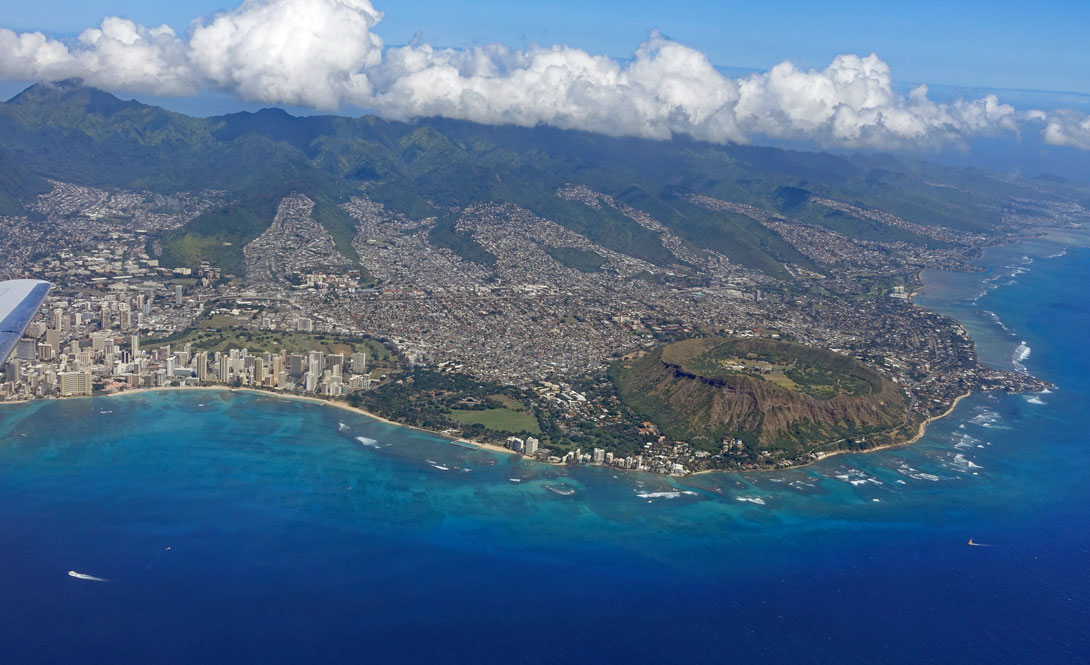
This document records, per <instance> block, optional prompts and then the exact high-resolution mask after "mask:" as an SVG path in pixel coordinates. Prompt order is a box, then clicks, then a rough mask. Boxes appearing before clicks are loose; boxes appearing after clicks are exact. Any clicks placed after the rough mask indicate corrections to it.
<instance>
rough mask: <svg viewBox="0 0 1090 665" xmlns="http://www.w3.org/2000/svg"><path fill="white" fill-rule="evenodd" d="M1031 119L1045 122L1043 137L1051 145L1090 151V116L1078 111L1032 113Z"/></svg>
mask: <svg viewBox="0 0 1090 665" xmlns="http://www.w3.org/2000/svg"><path fill="white" fill-rule="evenodd" d="M1028 115H1029V116H1030V119H1032V120H1037V121H1041V122H1044V125H1045V127H1044V129H1042V130H1041V136H1042V137H1043V138H1044V140H1045V143H1047V144H1049V145H1060V146H1068V147H1071V148H1078V149H1080V150H1090V115H1086V114H1085V113H1079V112H1078V111H1066V110H1057V111H1051V112H1049V113H1044V112H1042V111H1031V112H1030V114H1028Z"/></svg>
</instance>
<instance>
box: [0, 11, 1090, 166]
mask: <svg viewBox="0 0 1090 665" xmlns="http://www.w3.org/2000/svg"><path fill="white" fill-rule="evenodd" d="M382 19H383V14H382V12H380V11H378V10H376V9H375V8H374V6H373V5H372V4H371V2H370V1H369V0H245V1H244V2H243V3H242V4H241V5H240V6H238V7H237V8H235V9H233V10H230V11H225V12H221V13H219V14H216V15H213V16H211V17H208V18H206V19H197V20H195V21H194V22H193V23H192V24H191V26H190V28H189V30H188V31H187V35H186V36H184V37H182V36H179V35H178V34H176V33H175V32H174V30H172V29H171V28H170V27H168V26H165V25H163V26H160V27H157V28H150V27H147V26H142V25H138V24H136V23H134V22H132V21H129V20H126V19H121V18H116V17H110V18H106V19H104V20H103V21H102V24H101V26H100V27H98V28H89V29H87V30H85V31H83V33H81V34H80V36H79V37H78V39H77V40H75V41H74V42H72V43H65V42H62V41H59V40H55V39H51V38H49V37H46V36H45V35H43V34H41V33H21V34H17V33H15V32H13V31H11V30H7V29H4V28H0V79H5V80H60V79H65V78H72V77H79V78H82V79H83V80H84V81H85V82H86V83H88V84H89V85H94V86H97V87H101V88H104V89H108V90H127V91H134V92H145V93H149V94H155V95H166V96H186V95H194V94H198V93H200V92H202V91H205V90H210V89H211V90H220V91H225V92H228V93H230V94H233V95H236V96H237V97H239V98H241V99H244V100H248V101H256V102H263V103H269V104H290V105H296V106H306V107H312V108H315V109H319V110H323V111H336V110H338V109H340V108H342V107H345V106H354V107H358V108H366V109H373V110H374V111H376V112H378V113H379V114H381V115H383V116H384V117H387V118H390V119H397V120H409V119H412V118H418V117H427V116H442V117H447V118H456V119H463V120H471V121H474V122H480V123H486V124H515V125H522V126H533V125H537V124H547V125H552V126H555V127H560V128H564V129H582V130H587V131H593V132H602V133H605V134H610V135H614V136H640V137H645V138H658V139H665V138H669V137H671V136H673V135H678V134H685V135H689V136H692V137H694V138H697V139H702V140H707V141H714V142H720V143H722V142H740V143H744V142H748V141H750V140H752V138H753V137H755V136H760V135H764V136H768V137H773V138H782V139H795V140H806V141H812V142H814V143H816V144H818V145H821V146H826V147H847V148H878V149H896V148H901V149H922V150H929V149H941V148H945V147H950V146H961V145H963V144H964V142H965V141H966V140H967V139H970V138H973V137H978V136H996V135H1004V134H1006V135H1010V136H1017V135H1018V134H1019V132H1021V131H1040V132H1041V135H1042V138H1043V140H1044V141H1045V142H1046V143H1049V144H1051V145H1059V146H1071V147H1075V148H1079V149H1082V150H1090V117H1088V116H1086V115H1084V114H1081V113H1077V112H1074V111H1053V112H1050V113H1045V112H1042V111H1033V110H1029V111H1016V110H1015V109H1014V108H1013V107H1012V106H1010V105H1007V104H1002V103H1000V102H999V100H998V99H997V98H996V97H995V96H994V95H987V96H985V97H982V98H980V99H975V100H957V101H953V102H944V103H938V102H934V101H931V100H930V99H929V98H928V94H927V92H928V91H927V88H926V86H920V87H918V88H916V89H915V90H913V91H912V92H911V93H909V94H908V95H902V94H900V93H898V92H896V91H894V89H893V86H892V76H891V72H890V68H889V65H888V64H887V63H885V62H884V61H882V60H881V59H879V58H878V57H877V56H876V55H873V54H872V55H869V56H866V57H860V56H857V55H841V56H837V57H836V58H835V59H834V60H833V62H832V63H830V64H829V66H828V67H826V68H825V69H823V70H820V71H819V70H815V69H810V70H801V69H799V68H797V67H795V66H794V65H793V64H792V63H790V62H783V63H781V64H779V65H776V66H775V67H773V68H772V69H771V70H770V71H768V72H767V73H760V74H753V75H750V76H747V77H743V78H739V79H732V78H729V77H727V76H724V75H723V74H721V73H720V72H718V71H717V70H716V69H715V68H714V67H713V66H712V65H711V63H710V62H709V61H708V59H707V57H706V56H705V55H704V54H703V53H701V52H699V51H697V50H694V49H692V48H689V47H687V46H684V45H683V44H680V43H678V42H675V41H672V40H670V39H668V38H666V37H665V36H663V35H661V34H659V33H657V32H653V33H652V34H651V35H650V36H649V37H648V38H647V40H646V41H644V43H642V44H640V46H639V47H638V48H637V49H636V51H635V53H634V55H633V58H632V59H631V60H630V61H627V62H624V63H621V62H618V61H616V60H614V59H612V58H609V57H606V56H601V55H592V54H590V53H587V52H586V51H583V50H580V49H574V48H570V47H567V46H552V47H534V48H529V49H524V50H516V49H511V48H508V47H506V46H503V45H499V44H493V45H486V46H474V47H471V48H464V49H450V48H434V47H432V46H429V45H427V44H410V45H408V46H401V47H390V48H387V47H386V46H385V44H384V43H383V40H382V39H381V38H380V37H379V36H378V35H377V34H375V33H374V32H373V29H374V28H375V26H376V25H378V23H379V22H380V21H381V20H382Z"/></svg>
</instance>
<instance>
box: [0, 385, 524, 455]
mask: <svg viewBox="0 0 1090 665" xmlns="http://www.w3.org/2000/svg"><path fill="white" fill-rule="evenodd" d="M178 390H205V391H214V392H230V393H249V394H252V395H262V396H265V397H273V398H276V399H283V400H289V401H296V402H306V403H308V404H314V405H316V406H322V407H324V406H332V407H334V408H338V409H342V410H344V411H349V412H351V413H355V414H356V415H360V416H364V417H367V418H370V419H372V420H377V421H379V422H380V423H384V424H386V425H392V426H394V427H403V428H405V429H411V430H416V431H418V432H424V433H426V434H431V435H432V436H436V437H439V438H442V439H445V440H446V441H447V443H448V444H450V445H459V444H460V443H461V444H470V445H472V446H476V447H477V448H479V449H483V450H490V451H492V452H497V453H505V454H507V455H518V453H516V452H515V451H513V450H511V449H510V448H504V447H502V446H497V445H496V444H494V443H485V442H483V441H477V440H474V439H469V438H467V437H460V436H450V435H449V434H444V433H442V432H437V431H435V430H430V429H427V428H424V427H417V426H415V425H406V424H404V423H399V422H396V421H393V420H390V419H388V418H383V417H382V416H380V415H378V414H375V413H371V412H370V411H366V410H364V409H361V408H359V407H355V406H352V405H351V404H345V403H343V402H338V401H335V400H330V399H322V398H321V397H311V396H309V395H292V394H290V393H279V392H274V391H271V390H260V389H258V388H246V387H240V388H231V387H230V386H160V387H158V388H133V389H131V390H120V391H118V392H114V393H106V394H99V395H80V397H119V396H122V395H138V394H143V393H154V392H173V391H178ZM58 399H71V398H70V397H61V398H58ZM33 401H37V400H24V401H22V402H18V403H19V404H27V403H30V402H33ZM462 447H465V446H464V445H463V446H462Z"/></svg>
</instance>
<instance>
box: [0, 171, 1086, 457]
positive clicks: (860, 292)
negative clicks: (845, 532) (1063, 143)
mask: <svg viewBox="0 0 1090 665" xmlns="http://www.w3.org/2000/svg"><path fill="white" fill-rule="evenodd" d="M556 196H557V197H558V198H559V199H563V200H567V201H578V202H579V203H581V204H582V205H586V206H589V207H603V206H608V207H610V208H612V209H614V210H616V211H617V212H619V213H620V214H622V215H624V216H626V217H628V218H630V219H632V220H634V221H635V222H637V223H638V224H639V225H640V226H641V227H643V228H645V229H647V230H649V231H651V232H652V233H654V234H657V235H658V236H659V237H660V238H661V241H662V246H663V247H666V248H669V249H670V250H671V251H672V252H673V255H674V257H675V258H676V261H675V262H674V263H673V264H670V265H666V266H662V265H661V264H656V263H653V262H650V261H648V260H645V259H641V258H639V257H636V256H632V255H628V254H624V253H621V252H618V251H615V250H611V249H609V248H607V247H603V246H601V245H598V244H596V243H594V242H592V241H591V240H590V239H588V238H587V237H586V236H583V235H580V234H578V233H575V232H573V231H571V230H570V229H568V228H565V227H563V226H561V225H559V224H557V223H555V222H553V221H550V220H548V219H544V218H541V217H538V216H536V215H534V214H533V213H531V212H529V211H527V210H525V209H522V208H520V207H518V206H516V205H512V204H477V205H472V206H469V207H467V208H465V209H464V210H462V211H461V212H460V213H459V214H458V216H457V218H456V220H455V221H454V229H455V231H456V232H457V233H460V234H464V235H465V236H466V237H469V238H472V240H473V241H474V243H475V244H476V246H478V247H479V248H481V250H482V252H484V255H485V256H487V257H490V258H488V259H487V260H476V261H474V260H467V259H465V258H463V257H462V256H459V255H458V254H456V253H455V252H454V251H452V250H451V249H450V248H448V247H443V246H437V245H436V244H435V243H433V242H432V240H431V238H432V235H431V234H433V233H434V231H435V227H436V224H437V222H436V220H435V219H434V218H431V219H429V218H425V219H419V220H414V219H410V218H409V217H406V216H405V215H403V214H399V213H396V212H390V211H388V210H386V209H385V207H384V206H383V205H382V204H380V203H378V202H376V201H374V200H372V199H370V198H368V197H367V196H366V194H364V193H362V192H361V193H360V195H358V196H356V197H355V198H353V199H352V200H351V201H350V202H349V203H347V204H345V205H344V206H343V209H344V210H345V211H346V212H347V213H348V214H349V215H351V217H352V219H354V220H355V222H356V223H357V230H356V234H355V237H354V238H353V240H352V246H353V247H354V249H355V250H356V252H357V253H358V259H356V258H348V257H346V256H345V255H343V254H342V253H341V252H339V251H338V249H337V247H336V244H335V243H334V241H333V239H332V238H331V237H330V234H329V232H328V231H327V230H326V229H325V228H324V227H323V226H322V225H320V224H318V223H317V222H316V221H314V219H313V210H314V202H313V201H311V200H310V199H308V198H307V197H306V196H303V195H301V194H300V195H293V196H290V197H287V198H285V199H283V200H282V201H280V203H279V204H278V210H277V212H276V218H275V220H274V222H273V224H272V225H271V226H269V227H268V229H267V230H266V231H265V232H263V233H262V234H260V235H259V236H258V237H257V238H255V239H254V240H252V241H251V242H249V243H248V244H247V245H246V246H245V247H244V248H243V253H244V255H245V264H244V270H243V274H229V273H227V272H225V270H224V268H223V267H221V266H217V265H214V264H212V263H210V262H202V263H199V264H197V265H193V266H178V267H166V266H164V265H163V264H162V263H161V261H160V256H159V255H160V254H161V248H160V246H159V241H160V239H161V238H162V237H163V235H164V234H166V233H168V232H170V231H172V230H174V229H176V228H178V227H180V226H182V225H184V224H185V223H186V222H187V221H189V220H190V219H192V218H193V217H195V216H196V215H198V214H200V213H201V212H202V211H204V210H207V209H208V208H209V207H210V206H213V205H216V204H217V203H219V202H220V201H221V199H222V197H223V193H222V192H215V191H207V192H200V193H194V194H187V195H175V196H171V197H164V196H161V195H156V194H152V193H149V192H139V191H124V190H104V189H96V188H91V187H82V186H77V185H73V184H67V183H61V182H55V183H53V189H52V191H50V192H49V193H47V194H44V195H42V196H40V197H39V199H38V200H37V203H36V205H35V211H34V212H35V214H36V215H37V216H39V217H40V219H41V220H44V222H43V221H36V222H30V221H29V220H28V219H27V218H20V217H4V218H0V243H2V244H3V249H4V251H5V252H6V254H7V255H8V256H11V257H13V258H14V260H13V261H12V262H11V263H9V265H8V266H7V267H6V273H7V275H6V276H7V277H18V276H35V277H39V278H43V279H48V280H50V281H52V282H53V283H54V285H55V286H54V289H53V291H52V293H51V294H50V297H49V299H48V302H47V304H46V306H45V307H43V309H42V311H41V313H40V315H39V317H38V319H37V320H36V321H35V322H34V323H33V324H32V325H31V327H30V328H29V329H28V331H27V335H26V338H25V339H23V340H21V341H20V343H19V344H18V346H17V349H16V352H15V353H14V354H13V356H12V358H11V359H10V361H9V362H8V363H7V366H6V367H5V374H4V375H5V383H4V384H3V387H2V390H3V396H4V398H5V399H9V400H12V399H14V400H20V399H33V398H53V397H68V396H75V395H87V394H92V393H110V392H117V391H122V390H131V389H139V388H162V387H171V386H214V385H218V386H230V387H250V388H259V389H265V390H275V391H283V392H285V393H291V394H302V395H315V396H321V397H325V398H330V399H346V400H351V402H352V403H354V404H357V405H364V406H366V407H367V408H368V409H369V410H372V411H373V412H375V413H377V414H379V415H382V416H385V417H389V418H391V419H393V420H396V421H399V422H405V423H406V424H412V425H417V426H424V427H428V428H429V429H434V430H436V431H442V432H444V433H447V434H449V435H452V436H456V437H463V436H464V437H470V438H473V439H475V440H478V441H487V442H492V443H497V444H500V445H505V446H508V447H513V448H514V449H516V450H517V451H518V452H521V453H523V454H527V455H532V456H541V457H542V458H543V459H550V460H553V461H556V462H564V463H572V462H590V463H606V464H616V465H620V466H625V467H629V468H643V469H650V470H655V471H660V472H665V473H685V472H688V471H692V470H699V469H704V468H718V467H732V468H753V467H759V466H767V465H770V464H774V465H790V464H798V463H805V462H806V461H810V460H813V459H817V458H818V457H820V456H822V455H823V454H826V453H828V452H835V451H836V450H837V448H843V447H844V445H845V443H844V442H840V443H839V444H838V445H837V446H833V447H831V448H829V447H825V448H821V447H819V448H815V449H814V450H809V451H806V452H805V453H802V454H796V455H794V456H785V455H782V454H780V455H777V454H776V453H775V451H760V452H759V453H758V454H753V451H752V450H750V454H739V453H740V451H743V450H748V449H747V447H746V446H743V445H742V441H740V440H739V441H737V442H736V441H734V440H733V439H728V440H724V441H722V442H715V445H714V446H708V445H703V446H696V445H693V444H692V442H685V441H677V440H672V439H671V438H669V437H666V436H664V435H662V434H661V432H660V431H659V429H658V427H657V426H656V424H655V423H653V422H645V421H643V420H641V419H640V417H639V416H638V414H636V413H635V412H634V411H633V410H632V409H630V408H628V406H626V405H625V404H624V403H623V402H622V401H621V400H620V399H618V396H617V392H616V390H614V388H613V386H612V384H611V382H610V381H609V379H608V377H607V375H606V371H607V369H608V368H609V367H610V365H611V364H614V363H616V362H618V360H619V359H621V358H623V357H626V356H627V355H628V354H632V353H638V352H642V351H646V350H648V349H652V348H654V347H656V346H658V345H661V344H664V343H667V342H670V341H675V340H679V339H684V338H687V337H694V336H696V337H699V336H707V335H726V336H731V337H743V338H744V337H760V338H770V339H783V340H790V341H793V342H796V343H800V344H804V345H808V346H813V347H818V348H822V349H829V350H832V351H834V352H836V353H839V354H843V355H845V356H850V357H852V358H855V359H857V360H859V361H861V362H863V363H865V364H867V365H868V366H871V367H873V368H875V369H877V370H878V371H879V372H881V374H882V375H883V376H885V377H888V378H889V379H890V380H891V381H893V382H895V383H896V384H897V385H898V386H899V387H900V388H901V389H902V390H904V391H905V393H906V394H907V396H908V399H909V400H910V407H909V411H908V414H907V416H906V419H905V424H906V425H911V426H912V427H915V426H917V425H919V424H920V423H922V422H924V421H926V420H927V419H929V418H932V417H934V416H936V415H939V414H941V413H943V412H945V411H946V410H947V409H948V408H949V407H950V405H951V404H952V403H953V401H954V400H955V399H956V398H957V397H958V396H959V395H962V394H965V393H967V392H970V391H974V390H1006V391H1036V390H1041V389H1043V388H1044V387H1045V385H1044V384H1043V383H1041V382H1039V381H1036V380H1035V379H1033V378H1031V377H1029V376H1027V375H1025V374H1023V373H1018V372H1004V371H998V370H989V369H985V368H983V367H981V366H980V365H979V364H978V363H977V361H976V356H975V351H974V347H973V343H972V341H971V340H970V339H969V337H968V335H967V333H966V332H965V330H964V329H963V328H962V327H961V326H960V325H959V324H957V323H956V322H954V321H952V320H950V319H947V318H944V317H942V316H940V315H938V314H935V313H932V312H928V311H927V310H925V309H922V308H920V307H918V306H916V305H914V304H913V302H912V297H911V296H912V291H913V289H914V288H915V287H916V286H917V281H916V280H917V276H918V273H919V271H920V270H923V269H927V268H935V269H955V270H966V269H972V267H971V264H970V263H969V261H970V260H971V259H972V257H973V256H974V255H975V254H976V252H978V251H979V250H980V249H981V247H983V246H985V245H986V244H988V243H995V242H1000V241H1002V239H1003V237H1004V236H1014V235H1016V234H1021V233H1026V232H1031V231H1032V230H1033V229H1034V228H1037V227H1049V226H1052V227H1054V226H1063V225H1067V224H1072V223H1077V222H1079V221H1081V220H1082V219H1084V218H1085V215H1086V213H1085V211H1084V210H1082V209H1081V208H1080V207H1079V206H1077V205H1067V206H1064V205H1059V204H1055V205H1051V206H1039V205H1038V206H1037V207H1035V208H1034V210H1033V214H1032V215H1028V214H1026V213H1024V212H1023V213H1022V214H1009V215H1007V216H1006V217H1005V218H1004V227H1003V228H1002V229H1001V233H1000V234H998V235H997V236H994V237H987V236H985V235H983V234H969V233H965V232H957V231H952V230H948V229H944V228H941V227H928V228H926V229H924V228H922V227H919V226H918V225H913V224H911V223H909V222H906V221H904V220H901V219H900V218H897V217H896V216H894V215H891V214H888V213H881V212H879V211H870V210H861V209H859V208H856V207H854V206H852V205H851V204H848V203H844V202H838V201H832V200H825V199H822V200H817V201H814V202H813V203H815V204H817V205H822V206H825V207H827V208H829V209H832V210H836V211H841V212H843V213H845V214H849V215H853V216H856V217H859V218H864V219H877V220H880V221H881V222H882V223H884V224H887V225H889V226H890V227H891V228H903V229H908V230H910V231H911V232H913V233H917V234H919V235H920V236H925V235H926V236H927V237H930V238H933V239H935V240H937V241H941V242H940V243H938V245H937V247H939V248H937V249H929V248H928V247H927V246H921V245H912V244H909V243H906V242H902V241H889V242H883V241H878V240H859V239H852V238H850V237H848V236H846V235H844V234H841V233H837V232H835V231H833V230H830V229H828V228H824V227H819V226H817V225H814V224H807V223H805V222H799V221H793V220H791V219H790V218H788V217H786V216H784V215H782V214H779V213H774V212H769V211H766V210H762V209H758V208H755V207H753V206H749V205H744V204H736V203H731V202H728V201H723V200H718V199H712V198H709V197H694V199H693V200H694V202H695V203H696V204H697V205H700V206H703V207H705V208H707V209H710V210H727V211H731V212H732V213H735V214H739V215H746V216H748V217H749V218H751V219H753V220H756V221H757V222H759V223H760V224H762V225H763V226H765V227H766V228H767V229H769V230H770V231H772V232H775V233H777V234H780V235H781V236H782V237H783V238H784V239H786V241H787V242H788V243H790V244H791V245H792V246H793V247H795V248H796V249H797V250H798V252H799V254H800V255H802V256H805V257H809V258H810V259H812V260H813V261H814V262H815V263H814V264H811V265H820V266H821V267H822V268H821V270H822V272H818V271H817V270H815V269H813V268H807V267H803V266H801V265H798V264H792V263H790V262H785V263H784V266H785V268H786V270H787V271H788V272H789V274H788V275H779V276H773V275H770V274H768V273H767V272H763V271H761V270H756V269H753V268H748V267H745V266H742V265H739V264H738V263H736V262H732V261H731V260H729V259H728V258H727V257H726V256H724V255H722V254H720V253H718V252H716V251H714V250H707V249H700V248H696V247H694V246H693V245H692V244H691V243H688V242H685V241H684V240H682V239H680V238H678V237H677V236H675V235H674V234H673V233H672V232H671V231H670V230H669V229H667V228H666V227H664V226H663V225H661V224H659V223H658V222H656V220H655V219H654V218H652V217H651V216H650V215H648V214H646V213H641V212H639V211H638V210H635V209H633V208H631V207H629V206H626V205H623V204H620V203H618V202H616V201H615V200H613V199H612V198H611V197H609V196H607V195H604V194H600V193H597V192H595V191H593V190H591V189H589V188H587V187H585V186H575V185H573V186H565V187H562V188H561V189H559V190H558V191H557V192H556ZM425 379H426V380H425ZM399 391H400V392H402V393H407V394H409V395H413V394H415V395H416V398H415V399H417V400H423V401H425V402H426V403H427V405H428V408H420V407H419V406H413V404H414V398H413V397H409V398H408V399H401V400H399V399H395V393H398V392H399ZM467 414H468V415H467ZM528 442H529V443H528ZM846 445H848V447H855V448H866V447H867V444H866V441H865V440H863V441H855V442H848V443H847V444H846Z"/></svg>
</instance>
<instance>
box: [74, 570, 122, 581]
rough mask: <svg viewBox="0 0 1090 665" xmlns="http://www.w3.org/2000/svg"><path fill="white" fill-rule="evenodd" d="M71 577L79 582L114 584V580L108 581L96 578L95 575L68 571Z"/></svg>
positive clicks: (103, 578)
mask: <svg viewBox="0 0 1090 665" xmlns="http://www.w3.org/2000/svg"><path fill="white" fill-rule="evenodd" d="M68 576H69V577H74V578H76V579H77V580H86V581H88V582H113V581H114V580H108V579H106V578H105V577H95V576H94V575H88V574H87V573H77V572H76V571H74V570H70V571H68Z"/></svg>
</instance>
